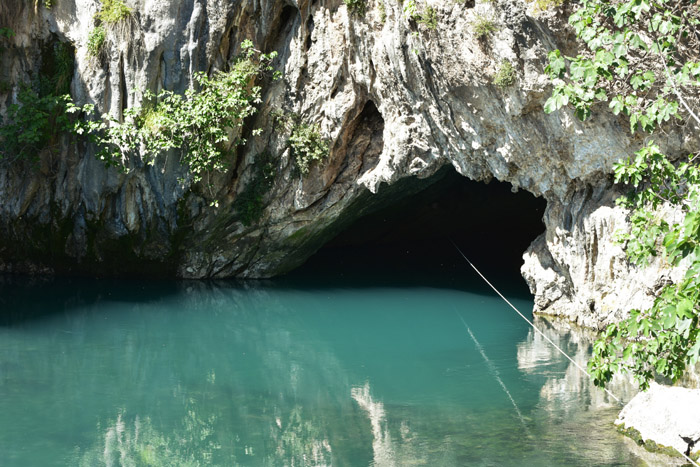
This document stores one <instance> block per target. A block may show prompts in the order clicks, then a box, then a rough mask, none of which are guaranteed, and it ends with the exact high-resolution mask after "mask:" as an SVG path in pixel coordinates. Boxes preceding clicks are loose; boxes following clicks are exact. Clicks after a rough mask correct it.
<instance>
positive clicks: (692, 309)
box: [545, 0, 700, 388]
mask: <svg viewBox="0 0 700 467" xmlns="http://www.w3.org/2000/svg"><path fill="white" fill-rule="evenodd" d="M569 23H570V24H571V25H572V26H573V27H574V29H575V31H576V34H577V36H578V38H579V39H581V40H582V41H583V43H584V44H585V49H584V51H583V52H582V53H581V54H580V55H578V56H576V57H566V56H563V55H562V54H561V53H560V51H559V50H555V51H553V52H551V53H550V54H549V65H548V66H547V69H546V71H547V72H548V73H549V75H550V77H551V78H552V79H553V82H554V90H553V92H552V96H551V97H550V98H549V99H548V100H547V102H546V104H545V112H547V113H550V112H554V111H555V110H558V109H560V108H561V107H564V106H570V107H573V109H574V112H575V114H576V116H577V117H578V118H580V119H581V120H585V119H587V118H588V117H589V116H590V115H591V110H592V109H593V108H595V107H601V106H606V107H609V108H610V110H611V111H612V112H613V113H614V114H616V115H618V114H622V115H624V116H626V117H627V118H628V119H629V123H630V129H631V131H632V132H636V131H641V132H645V133H647V134H649V135H651V134H652V133H654V132H655V131H659V130H662V129H663V128H664V127H667V126H670V125H677V126H684V125H689V126H690V128H691V129H692V131H693V132H696V133H697V132H698V128H700V116H699V115H700V99H698V96H699V94H700V63H698V60H699V58H700V10H699V8H698V3H697V0H685V1H684V0H654V1H652V0H630V1H625V0H583V2H582V3H581V5H580V6H579V7H578V9H577V10H576V11H575V12H574V13H573V15H571V17H570V18H569ZM615 181H616V183H620V182H621V183H625V184H627V185H629V187H630V189H631V191H630V193H629V195H628V196H626V197H623V198H621V199H619V200H618V203H620V204H622V205H624V206H627V207H629V208H630V209H631V214H630V223H631V226H632V228H631V232H630V233H629V234H625V235H622V236H621V241H622V242H624V244H625V247H626V251H627V255H628V257H629V258H630V260H631V261H633V262H634V263H636V264H639V265H642V266H643V265H644V264H646V262H647V261H648V260H649V258H650V257H651V256H656V255H659V254H662V255H664V257H665V258H666V260H667V261H668V262H669V264H670V265H673V266H677V265H679V263H680V262H681V260H683V259H686V261H687V262H688V263H689V268H688V272H687V274H686V275H685V278H684V279H683V280H682V281H681V282H680V283H678V284H670V285H667V286H666V287H664V288H663V289H662V290H661V291H660V293H659V294H658V295H657V297H656V299H655V301H654V304H653V306H652V307H651V308H649V309H648V310H631V311H630V314H629V318H627V319H626V320H624V321H622V322H620V323H619V324H613V325H610V326H609V327H608V328H607V329H606V331H605V333H604V334H603V335H602V336H601V337H600V338H599V339H598V340H597V341H596V342H595V344H594V346H593V357H592V359H591V361H590V363H589V370H590V373H591V375H592V376H593V379H594V382H595V384H597V385H600V386H603V385H605V383H606V382H608V381H610V379H611V378H612V376H613V374H614V373H616V372H619V371H628V372H630V373H632V374H633V375H634V376H635V378H636V379H637V380H638V381H639V383H640V384H641V386H642V388H646V387H648V385H649V382H650V380H652V378H653V377H654V375H655V374H658V375H662V376H665V377H668V378H670V379H672V380H674V381H675V380H677V379H678V378H679V377H680V376H681V375H682V374H683V372H684V371H685V369H686V368H687V367H688V366H689V365H694V364H695V363H696V362H697V361H698V357H699V356H700V327H699V326H700V323H699V316H700V169H699V168H698V164H697V160H696V157H695V155H689V156H687V157H686V158H683V159H682V160H674V161H671V160H669V158H668V157H667V156H666V155H664V154H662V152H661V150H660V148H659V146H657V145H656V144H655V143H654V142H653V140H651V139H650V138H647V140H646V144H645V145H644V147H642V148H640V149H639V150H638V151H637V152H636V153H635V154H634V156H632V157H630V159H629V160H627V161H619V162H618V163H617V164H616V165H615ZM661 204H671V205H674V206H676V207H677V208H678V209H680V210H682V212H683V214H684V219H683V221H682V222H679V223H670V224H669V223H668V222H666V221H664V220H663V219H661V218H660V217H659V216H658V215H656V213H657V212H658V211H657V208H658V207H659V206H660V205H661Z"/></svg>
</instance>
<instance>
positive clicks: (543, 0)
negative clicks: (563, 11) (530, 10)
mask: <svg viewBox="0 0 700 467" xmlns="http://www.w3.org/2000/svg"><path fill="white" fill-rule="evenodd" d="M528 1H531V2H532V1H533V0H528ZM533 3H534V4H535V11H536V12H538V11H547V10H553V9H555V8H558V7H560V6H562V5H563V4H564V0H534V2H533Z"/></svg>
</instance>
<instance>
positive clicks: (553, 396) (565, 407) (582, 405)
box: [517, 318, 639, 464]
mask: <svg viewBox="0 0 700 467" xmlns="http://www.w3.org/2000/svg"><path fill="white" fill-rule="evenodd" d="M535 325H536V326H537V327H538V329H540V330H541V331H542V332H543V333H544V334H545V335H546V336H547V337H548V338H549V339H551V340H552V342H554V343H555V344H556V345H557V346H559V347H560V348H561V349H562V350H563V351H564V352H566V353H567V354H568V355H569V356H570V357H571V359H572V360H573V361H574V362H576V363H577V364H578V365H579V366H580V367H582V368H586V365H587V364H588V359H589V357H590V351H591V344H592V342H593V340H594V339H595V337H596V335H595V333H594V332H593V331H591V330H589V329H584V328H579V327H576V326H575V325H572V324H571V323H569V322H565V321H549V320H546V319H543V318H536V319H535ZM517 349H518V350H517V359H518V367H519V369H521V370H522V371H523V372H525V373H527V374H531V375H540V376H545V377H546V378H547V379H546V383H545V384H544V386H542V389H541V390H540V394H539V396H540V401H539V404H538V405H539V407H540V408H541V409H542V410H541V411H538V416H540V417H542V418H543V420H538V421H537V426H538V427H541V428H542V429H543V431H544V432H542V433H540V436H541V437H543V438H545V439H546V438H551V439H553V440H554V439H557V438H561V433H562V432H570V433H571V434H572V436H573V435H575V436H577V438H578V439H577V444H578V445H579V446H583V447H585V448H586V449H585V450H584V451H579V454H581V455H583V457H584V458H588V459H589V460H590V462H591V463H601V464H606V462H607V461H608V460H610V461H612V460H615V459H617V458H619V452H618V451H619V444H618V443H619V437H620V436H622V435H619V434H618V433H617V432H616V430H615V428H614V427H613V423H612V422H613V421H614V419H615V415H616V414H617V412H619V410H620V409H621V406H620V404H618V403H617V402H616V401H615V400H614V399H613V398H612V397H610V396H609V395H608V394H607V393H606V392H604V391H603V390H602V389H600V388H596V387H595V386H594V385H593V381H592V379H591V378H590V377H589V376H588V375H587V374H585V373H584V372H582V371H581V370H580V369H579V368H577V367H576V366H575V365H574V364H573V363H571V362H570V361H569V360H568V359H567V358H566V357H564V356H563V355H562V354H561V353H560V352H559V351H558V350H556V349H555V348H554V347H553V346H552V345H551V344H550V343H549V342H547V340H546V339H545V338H544V337H542V336H541V335H540V334H539V333H537V332H536V331H534V330H533V329H530V331H529V332H528V336H527V338H526V340H525V341H523V342H521V343H519V344H518V347H517ZM562 369H564V375H563V376H562ZM608 389H609V390H610V391H611V392H612V393H613V394H615V396H617V397H618V398H620V399H621V400H622V401H627V400H629V399H630V398H631V397H633V396H634V394H635V393H636V392H637V391H638V389H637V387H636V385H635V384H633V383H632V382H631V380H630V379H626V378H623V377H618V376H616V377H615V378H614V379H613V381H612V382H611V383H610V384H609V385H608ZM568 448H569V447H567V446H562V447H557V449H568ZM631 454H633V456H634V457H638V456H639V454H638V452H636V451H635V452H631ZM634 457H633V458H634Z"/></svg>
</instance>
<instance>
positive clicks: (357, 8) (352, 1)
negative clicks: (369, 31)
mask: <svg viewBox="0 0 700 467" xmlns="http://www.w3.org/2000/svg"><path fill="white" fill-rule="evenodd" d="M343 1H344V2H345V6H347V7H348V11H349V12H350V13H351V14H353V15H356V16H364V15H365V12H366V11H367V0H343Z"/></svg>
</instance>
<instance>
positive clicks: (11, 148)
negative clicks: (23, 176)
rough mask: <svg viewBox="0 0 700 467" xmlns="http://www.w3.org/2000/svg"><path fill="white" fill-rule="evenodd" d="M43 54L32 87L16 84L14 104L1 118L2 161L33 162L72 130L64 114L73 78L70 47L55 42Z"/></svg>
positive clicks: (0, 157) (55, 146)
mask: <svg viewBox="0 0 700 467" xmlns="http://www.w3.org/2000/svg"><path fill="white" fill-rule="evenodd" d="M42 55H43V57H42V67H41V70H40V72H39V73H38V74H37V76H36V77H35V79H34V80H33V82H32V83H31V84H27V83H22V84H20V85H19V92H18V93H17V101H16V102H14V103H12V104H10V105H9V106H8V107H7V114H6V116H5V118H4V119H2V117H0V141H1V142H2V144H1V145H0V159H4V160H5V161H13V160H18V159H32V160H34V159H36V158H37V157H38V155H39V153H40V152H41V151H43V150H45V149H49V150H53V149H55V148H57V147H58V143H59V142H60V139H61V136H62V135H63V134H65V132H67V131H69V130H70V129H71V128H72V123H71V121H70V119H69V118H68V116H67V115H66V105H67V104H68V103H69V102H70V97H69V96H68V95H67V93H68V92H69V91H70V82H71V78H72V75H73V53H72V50H71V47H70V46H69V45H68V44H65V43H62V42H56V43H54V44H52V45H50V46H47V48H46V49H45V52H44V53H43V54H42ZM8 87H10V86H9V85H8Z"/></svg>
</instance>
